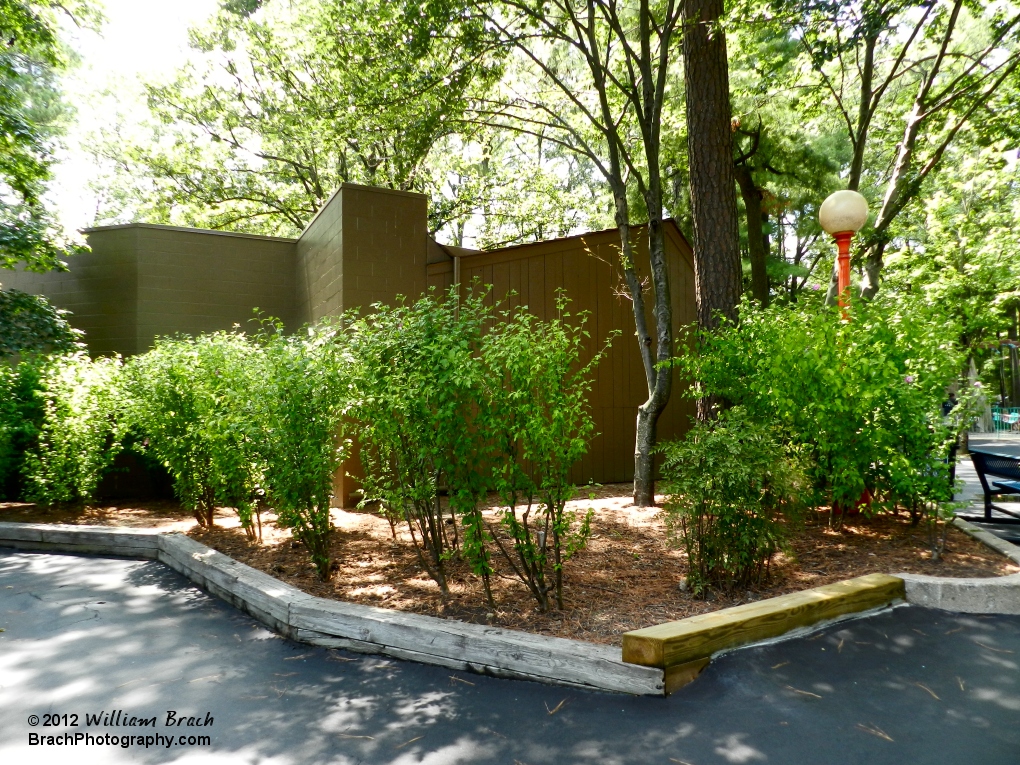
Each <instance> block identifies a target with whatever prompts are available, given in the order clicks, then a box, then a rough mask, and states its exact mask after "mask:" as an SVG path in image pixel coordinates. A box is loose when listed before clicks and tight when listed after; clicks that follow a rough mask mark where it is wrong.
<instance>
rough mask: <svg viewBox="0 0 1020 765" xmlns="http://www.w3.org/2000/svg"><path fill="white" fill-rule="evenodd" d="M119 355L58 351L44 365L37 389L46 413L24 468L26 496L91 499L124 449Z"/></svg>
mask: <svg viewBox="0 0 1020 765" xmlns="http://www.w3.org/2000/svg"><path fill="white" fill-rule="evenodd" d="M120 371H121V363H120V359H119V358H104V359H97V360H96V361H92V360H91V359H90V358H89V357H88V356H87V355H86V354H85V353H81V352H79V353H76V354H73V355H70V356H55V357H52V358H50V359H49V360H48V361H47V362H46V363H45V364H44V365H43V366H42V371H41V375H40V383H41V384H40V389H39V391H38V393H37V394H36V395H37V396H38V397H39V399H40V401H41V402H42V406H43V417H42V422H41V424H40V427H39V432H38V435H37V438H36V444H35V445H34V446H32V447H31V448H29V449H28V450H27V452H26V454H25V462H24V466H23V468H22V470H23V473H24V477H25V497H26V498H27V499H29V500H31V501H34V502H39V503H42V504H53V503H56V502H71V501H75V500H82V501H86V502H87V501H91V500H92V499H94V498H95V491H96V487H97V486H98V484H99V480H100V479H101V478H102V477H103V474H104V473H105V472H106V470H107V469H108V468H109V467H110V465H111V464H112V463H113V459H114V457H116V456H117V453H118V452H119V451H120V446H121V444H120V439H121V432H120V427H119V424H118V411H117V408H118V388H119V376H120Z"/></svg>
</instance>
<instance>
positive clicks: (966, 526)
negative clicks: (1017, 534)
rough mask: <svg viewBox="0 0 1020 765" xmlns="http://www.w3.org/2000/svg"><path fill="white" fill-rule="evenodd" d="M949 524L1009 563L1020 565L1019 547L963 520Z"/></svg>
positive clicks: (959, 519) (956, 520) (954, 520)
mask: <svg viewBox="0 0 1020 765" xmlns="http://www.w3.org/2000/svg"><path fill="white" fill-rule="evenodd" d="M951 523H952V525H953V526H955V527H956V528H958V529H959V530H960V531H962V532H963V533H964V534H966V535H967V536H969V537H971V538H973V539H976V540H977V541H978V542H981V543H982V544H985V545H987V546H988V547H990V548H992V549H993V550H995V552H997V553H1000V554H1002V555H1005V556H1006V557H1007V558H1009V559H1010V560H1011V561H1013V562H1014V563H1016V564H1017V565H1020V547H1017V546H1016V545H1011V544H1010V543H1009V542H1007V541H1005V540H1004V539H999V537H997V536H995V534H993V533H992V532H990V531H985V530H984V529H982V528H980V527H978V526H975V525H974V524H973V523H970V522H969V521H965V520H963V518H959V517H957V518H954V519H953V520H952V521H951Z"/></svg>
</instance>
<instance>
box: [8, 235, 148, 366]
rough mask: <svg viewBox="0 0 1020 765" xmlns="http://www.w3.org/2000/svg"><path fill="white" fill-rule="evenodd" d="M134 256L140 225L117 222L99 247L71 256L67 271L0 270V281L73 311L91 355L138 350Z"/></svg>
mask: <svg viewBox="0 0 1020 765" xmlns="http://www.w3.org/2000/svg"><path fill="white" fill-rule="evenodd" d="M136 256H137V230H136V229H135V227H129V226H117V227H113V228H111V229H110V230H109V231H108V233H106V235H105V236H104V240H103V246H102V247H101V248H100V249H98V250H93V251H92V252H89V253H86V254H84V255H77V256H75V257H74V258H72V259H70V261H69V263H68V270H67V271H50V272H48V273H43V274H35V273H30V272H27V271H23V270H17V271H0V283H2V284H3V286H4V288H6V289H18V290H21V291H23V292H28V293H31V294H33V295H45V296H46V298H47V299H48V300H49V301H50V302H51V303H52V304H53V305H55V306H56V307H57V308H63V309H65V310H68V311H71V312H72V313H73V316H72V317H71V323H72V324H73V325H74V326H75V327H77V328H78V329H81V330H84V331H85V342H86V345H87V346H88V349H89V352H90V353H92V354H93V355H97V356H99V355H109V354H113V353H121V354H131V353H137V352H138V350H139V348H138V337H137V333H136V331H135V315H136V306H137V297H138V296H137V257H136Z"/></svg>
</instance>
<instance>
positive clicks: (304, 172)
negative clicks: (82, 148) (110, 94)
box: [104, 0, 500, 235]
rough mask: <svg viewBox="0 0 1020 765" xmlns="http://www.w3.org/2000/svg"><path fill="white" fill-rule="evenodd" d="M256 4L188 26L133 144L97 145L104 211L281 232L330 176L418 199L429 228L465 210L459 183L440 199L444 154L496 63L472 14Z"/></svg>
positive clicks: (307, 213) (319, 198)
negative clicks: (173, 73)
mask: <svg viewBox="0 0 1020 765" xmlns="http://www.w3.org/2000/svg"><path fill="white" fill-rule="evenodd" d="M259 5H260V7H258V8H257V9H256V8H255V7H254V4H252V3H247V2H242V3H236V4H232V5H231V6H228V9H227V10H226V11H224V12H222V13H220V14H218V15H217V16H216V17H214V18H213V19H212V20H211V21H210V22H209V23H208V24H207V25H205V26H204V27H203V28H201V29H195V30H193V32H192V37H191V45H192V48H193V50H194V55H193V57H192V63H191V64H189V65H188V66H187V67H184V68H183V69H182V70H181V71H179V72H178V74H177V77H176V78H175V79H174V81H172V82H170V83H168V84H160V85H152V86H150V87H148V103H149V107H150V110H151V112H152V116H153V118H154V123H155V124H153V125H151V126H150V133H149V135H148V136H146V138H145V140H144V141H138V142H130V143H129V144H128V145H125V142H124V139H123V136H121V135H110V136H107V138H108V141H107V144H106V147H105V150H104V153H105V154H106V155H107V158H108V159H109V160H112V161H113V162H114V163H115V164H116V165H117V175H116V178H115V181H114V185H115V186H117V187H118V190H119V191H120V192H121V196H122V200H121V202H122V209H120V210H118V209H113V210H110V211H108V215H111V214H112V215H114V216H116V215H118V214H120V213H121V212H123V213H124V215H125V217H131V218H137V217H139V216H141V217H143V218H145V219H146V220H150V221H152V222H168V223H178V224H185V225H199V226H203V227H208V228H228V229H233V230H243V231H249V232H252V233H272V234H280V235H290V234H294V233H296V232H300V231H301V230H302V229H303V228H304V226H305V225H306V224H307V223H308V222H309V221H310V220H311V218H312V216H313V215H314V214H315V213H316V212H317V210H318V209H319V208H320V207H321V206H322V205H323V204H324V203H325V202H326V201H327V200H328V199H329V197H330V195H331V194H332V193H333V191H335V190H336V188H337V187H338V186H339V185H340V184H341V183H344V182H349V183H361V184H366V185H372V186H379V187H385V188H393V189H402V190H414V191H423V192H427V193H429V194H430V197H431V204H432V207H431V218H432V220H431V226H430V227H431V228H432V229H433V230H436V229H438V228H440V227H441V226H442V225H444V224H445V223H447V222H448V221H450V220H452V219H453V218H454V217H457V216H463V215H464V214H465V212H466V211H465V209H463V208H465V207H466V208H470V207H473V205H474V201H473V200H472V199H471V197H470V196H469V194H470V192H471V191H472V188H471V187H469V186H464V188H463V189H462V191H463V195H461V194H454V195H453V196H452V198H451V196H450V195H449V194H448V193H447V192H449V191H450V188H449V187H447V185H446V180H447V172H446V169H447V168H446V162H445V160H446V156H447V155H448V154H451V153H459V152H458V150H457V148H456V146H455V143H456V141H452V142H451V140H450V139H453V138H454V137H455V136H457V135H458V128H460V129H461V130H463V129H464V125H463V123H462V122H461V121H460V120H461V118H462V117H463V115H464V111H465V109H466V107H467V104H468V102H469V100H470V99H471V98H472V97H473V96H474V95H475V94H478V93H480V92H483V91H484V90H485V89H486V88H487V87H488V86H489V85H491V84H492V81H493V79H494V78H495V77H496V76H498V73H499V70H500V63H499V59H500V56H499V55H498V51H496V52H495V53H494V51H493V50H492V48H491V46H490V45H489V40H488V37H489V34H488V32H487V30H486V27H485V25H484V23H483V21H482V19H481V18H479V17H478V16H477V15H476V14H474V13H472V12H471V10H470V9H469V8H466V7H465V6H464V4H462V3H447V2H430V3H425V4H420V3H416V2H397V3H391V2H383V1H382V0H355V1H353V2H343V3H337V2H329V1H326V0H298V1H296V2H291V1H290V0H267V2H263V3H261V4H259ZM464 132H465V133H467V134H470V132H471V131H470V129H468V130H466V131H464Z"/></svg>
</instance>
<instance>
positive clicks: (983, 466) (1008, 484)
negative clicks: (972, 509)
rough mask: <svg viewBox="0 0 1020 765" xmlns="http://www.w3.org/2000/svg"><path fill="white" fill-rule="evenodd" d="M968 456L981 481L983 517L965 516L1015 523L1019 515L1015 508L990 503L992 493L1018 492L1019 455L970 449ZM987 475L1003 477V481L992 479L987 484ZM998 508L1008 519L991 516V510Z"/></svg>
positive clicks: (985, 520)
mask: <svg viewBox="0 0 1020 765" xmlns="http://www.w3.org/2000/svg"><path fill="white" fill-rule="evenodd" d="M970 458H971V461H972V462H973V463H974V470H975V471H977V475H978V479H979V480H980V481H981V489H982V490H983V491H984V495H985V497H984V499H985V514H984V517H983V518H971V517H967V520H969V521H982V522H984V523H1002V522H1005V523H1009V522H1013V523H1017V522H1018V520H1017V519H1020V515H1018V513H1017V512H1016V511H1015V510H1007V509H1006V508H1004V507H1000V506H999V505H993V504H992V495H994V494H1020V457H1014V456H1012V455H1010V454H996V453H995V452H986V451H982V450H981V449H971V450H970ZM989 476H996V477H998V478H1005V479H1007V480H1003V481H992V482H991V485H989V480H988V477H989ZM993 509H995V510H998V511H999V512H1001V513H1004V514H1006V515H1008V516H1011V517H1010V518H1008V519H1002V518H993V517H992V510H993Z"/></svg>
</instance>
